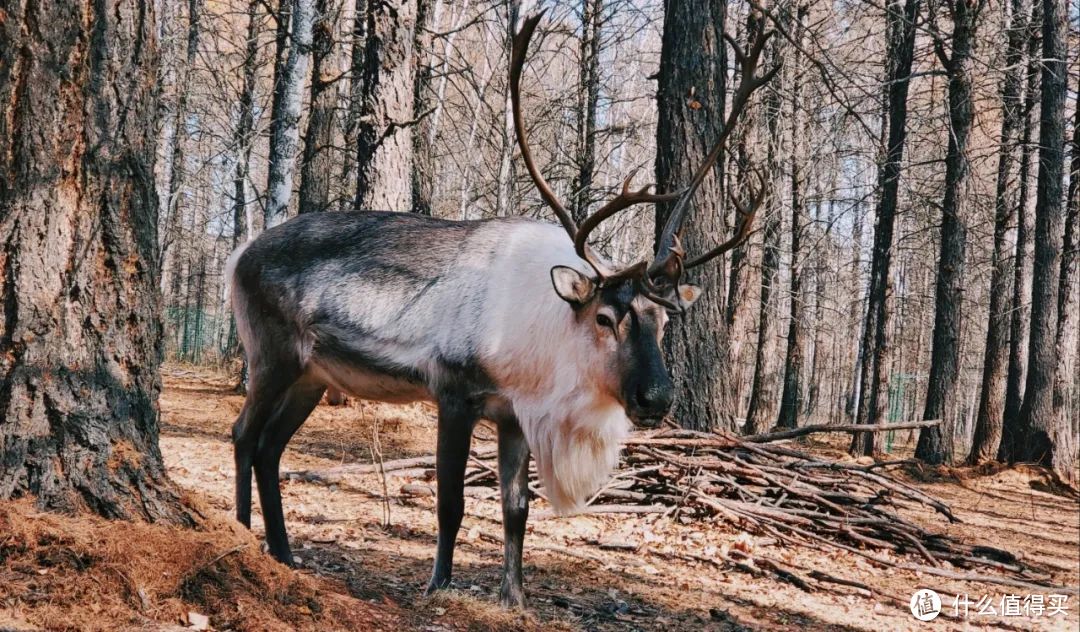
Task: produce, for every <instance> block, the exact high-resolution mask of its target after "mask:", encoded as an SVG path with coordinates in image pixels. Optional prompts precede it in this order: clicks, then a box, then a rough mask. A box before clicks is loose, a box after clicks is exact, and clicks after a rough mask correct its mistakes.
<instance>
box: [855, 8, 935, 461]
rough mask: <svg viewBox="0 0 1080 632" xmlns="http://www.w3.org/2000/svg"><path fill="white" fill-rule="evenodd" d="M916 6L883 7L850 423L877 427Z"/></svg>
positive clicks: (872, 443)
mask: <svg viewBox="0 0 1080 632" xmlns="http://www.w3.org/2000/svg"><path fill="white" fill-rule="evenodd" d="M918 14H919V0H904V4H903V6H901V4H900V2H899V1H898V0H892V1H890V2H888V3H887V5H886V15H885V20H886V31H887V38H888V40H887V44H888V46H887V52H886V59H887V63H886V67H887V72H886V80H885V85H886V86H887V87H886V94H887V97H886V106H885V107H886V109H885V112H886V113H887V114H886V116H887V118H888V130H889V132H888V138H887V141H886V146H885V151H884V155H883V156H882V162H881V165H880V166H879V168H878V186H879V189H880V193H879V195H880V197H879V199H878V204H877V224H876V226H875V227H874V250H873V258H872V259H871V267H870V286H869V289H868V290H867V297H868V305H867V311H866V318H865V320H864V323H863V342H862V345H863V348H864V349H865V350H866V357H865V358H864V360H863V363H862V366H861V371H860V374H861V377H860V397H859V402H858V406H856V416H855V422H856V423H868V424H875V423H879V422H880V421H881V416H882V407H883V404H884V402H883V400H882V391H883V390H884V384H883V382H884V380H885V379H886V378H885V373H886V371H887V367H886V363H887V360H888V355H887V354H888V340H887V336H888V317H889V313H888V305H887V301H888V296H889V286H890V282H889V267H890V265H891V263H892V246H893V228H894V225H895V223H896V209H897V202H898V194H899V187H900V172H901V162H902V161H903V159H904V144H905V141H906V139H907V112H908V90H909V87H910V83H911V82H910V77H911V65H912V63H913V61H914V55H915V22H916V20H917V18H918ZM876 447H877V446H876V436H875V435H874V434H873V433H861V434H855V435H852V437H851V452H852V453H855V454H867V455H869V454H873V453H874V452H875V451H876Z"/></svg>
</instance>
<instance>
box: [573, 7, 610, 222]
mask: <svg viewBox="0 0 1080 632" xmlns="http://www.w3.org/2000/svg"><path fill="white" fill-rule="evenodd" d="M603 12H604V2H603V0H581V41H580V42H579V47H578V88H577V123H578V130H577V132H578V138H577V170H578V172H577V177H576V178H575V179H574V199H573V205H572V207H571V209H570V210H571V212H572V213H573V216H574V221H575V222H577V224H578V225H579V226H580V225H581V223H582V222H584V221H585V217H586V216H587V215H588V214H589V204H590V203H591V202H592V182H593V171H595V169H596V106H597V103H598V102H599V101H600V33H601V29H602V28H603V19H604V16H603Z"/></svg>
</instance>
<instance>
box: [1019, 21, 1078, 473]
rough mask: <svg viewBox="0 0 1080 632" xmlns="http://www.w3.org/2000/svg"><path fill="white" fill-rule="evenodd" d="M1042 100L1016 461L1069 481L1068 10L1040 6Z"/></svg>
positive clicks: (1072, 448) (1072, 452)
mask: <svg viewBox="0 0 1080 632" xmlns="http://www.w3.org/2000/svg"><path fill="white" fill-rule="evenodd" d="M1042 7H1043V15H1042V25H1043V26H1042V99H1041V104H1040V112H1039V180H1038V186H1037V189H1036V194H1035V240H1034V241H1035V263H1034V266H1033V268H1032V282H1031V335H1030V339H1029V342H1028V373H1027V385H1026V387H1025V389H1024V404H1023V406H1022V407H1021V409H1020V434H1021V437H1022V438H1023V442H1022V444H1021V448H1022V449H1021V451H1020V452H1019V453H1017V454H1014V455H1012V456H1013V460H1022V461H1034V462H1038V463H1041V464H1043V465H1045V466H1047V467H1051V468H1053V469H1054V470H1055V471H1057V472H1058V474H1059V475H1061V476H1062V478H1064V479H1066V480H1072V479H1073V478H1074V473H1073V472H1074V469H1073V459H1074V457H1075V447H1076V438H1075V437H1073V436H1071V433H1070V432H1069V427H1068V425H1067V424H1066V423H1065V418H1064V416H1063V415H1059V414H1056V413H1057V411H1055V409H1054V397H1053V394H1054V392H1053V391H1054V381H1055V376H1056V373H1057V364H1058V361H1057V346H1056V342H1055V337H1056V333H1057V305H1058V289H1059V281H1060V274H1061V245H1062V221H1063V219H1064V217H1063V216H1064V210H1065V209H1064V195H1063V193H1064V191H1063V190H1062V181H1063V179H1064V175H1065V174H1064V166H1065V155H1064V153H1065V152H1064V148H1065V93H1066V88H1067V86H1066V79H1065V73H1066V50H1067V49H1066V41H1065V36H1066V22H1065V20H1066V8H1065V2H1064V0H1043V2H1042Z"/></svg>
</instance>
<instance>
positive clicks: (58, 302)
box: [0, 0, 192, 524]
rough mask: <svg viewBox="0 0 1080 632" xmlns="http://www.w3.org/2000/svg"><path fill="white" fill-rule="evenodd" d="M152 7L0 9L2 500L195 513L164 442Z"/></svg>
mask: <svg viewBox="0 0 1080 632" xmlns="http://www.w3.org/2000/svg"><path fill="white" fill-rule="evenodd" d="M69 4H70V3H69ZM154 8H155V3H152V2H149V1H148V0H143V1H139V0H98V1H95V2H90V1H88V0H86V1H83V2H80V3H77V6H76V7H72V6H68V5H66V4H61V3H52V2H41V3H23V4H20V5H16V6H14V7H9V9H10V10H8V11H6V12H4V13H3V15H4V18H3V19H2V20H0V121H4V123H3V124H0V243H2V244H3V245H2V246H0V287H2V290H0V298H2V301H0V498H2V499H9V498H17V497H30V498H33V500H34V502H35V503H36V504H37V505H38V506H39V507H42V508H45V509H52V510H60V511H91V512H94V513H97V514H100V515H103V516H106V517H110V518H137V519H147V520H164V521H172V522H177V523H180V524H191V522H192V520H191V517H190V516H189V515H188V513H187V511H186V510H185V509H184V508H183V506H182V503H181V501H180V498H179V496H178V493H177V490H176V489H175V488H174V487H173V485H172V484H171V483H170V481H169V480H168V478H167V477H166V474H165V468H164V466H163V464H162V460H161V452H160V451H159V449H158V410H157V400H158V394H159V392H160V389H161V382H160V376H159V371H158V368H159V362H160V358H161V344H162V332H161V323H160V321H159V320H158V318H157V314H158V312H159V309H160V292H159V289H158V284H157V277H158V269H157V265H156V262H157V254H158V252H157V251H158V241H157V221H158V198H157V195H156V192H155V190H154V158H155V114H156V110H157V105H158V90H157V87H156V71H157V65H158V47H157V39H156V29H155V19H154ZM73 9H74V10H73Z"/></svg>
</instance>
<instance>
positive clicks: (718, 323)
mask: <svg viewBox="0 0 1080 632" xmlns="http://www.w3.org/2000/svg"><path fill="white" fill-rule="evenodd" d="M724 12H725V5H724V3H723V2H721V1H718V0H685V1H679V2H669V3H668V4H667V11H666V12H665V14H664V36H663V43H662V45H661V51H660V73H659V87H658V91H657V107H658V112H659V118H658V121H657V128H656V147H657V151H656V181H657V182H658V183H661V186H665V187H667V188H669V189H677V188H679V187H682V186H685V185H686V184H687V183H688V182H689V181H690V178H691V176H692V174H693V170H694V169H695V168H696V167H697V166H698V165H700V164H701V163H702V162H703V160H704V158H705V156H706V155H707V154H708V152H709V150H710V149H711V148H712V144H713V143H714V142H715V139H716V138H717V136H718V134H719V130H720V126H721V124H722V121H723V114H724V105H723V104H724V93H725V86H724V80H723V79H724V74H723V72H721V71H720V68H721V66H720V64H721V63H722V60H723V59H724V57H723V56H722V54H721V49H722V48H723V46H724V45H725V44H724V40H723V35H722V34H723V28H724ZM688 94H693V95H694V99H693V100H692V101H693V103H696V104H697V105H696V106H695V105H692V103H691V101H690V100H688V99H687V95H688ZM721 200H722V196H721V183H720V179H719V177H718V176H717V171H716V170H715V169H714V170H713V171H712V173H710V175H709V176H708V177H706V179H705V181H704V182H703V183H702V185H701V188H700V189H699V190H698V192H697V195H695V197H694V200H693V202H692V208H691V210H690V211H689V216H690V217H691V218H692V219H691V220H690V221H688V222H687V223H686V225H685V233H684V235H683V245H684V247H685V248H686V250H687V252H690V253H694V252H705V251H706V250H708V249H709V248H710V247H711V246H713V245H715V243H716V239H717V235H723V234H724V232H725V227H724V218H723V205H722V203H721ZM669 211H670V208H669V207H667V206H665V205H659V206H658V207H657V214H656V227H657V229H656V230H657V234H659V232H660V230H661V229H662V228H663V225H664V222H665V221H666V220H667V216H668V212H669ZM693 277H694V278H693V281H694V282H696V283H698V284H699V285H700V286H701V287H702V288H703V289H704V290H705V293H704V295H703V296H702V297H701V299H699V300H698V302H697V303H696V304H695V305H694V309H692V310H690V311H689V312H688V313H687V314H686V315H685V316H684V317H681V318H679V319H676V320H675V321H674V322H672V323H671V325H669V326H668V332H667V335H666V336H665V338H664V341H665V346H666V349H667V354H668V367H670V369H671V373H672V377H673V379H674V381H675V388H676V403H675V408H674V415H675V418H676V419H677V420H678V422H679V423H680V424H681V425H683V426H684V427H688V428H699V429H709V428H714V427H722V428H729V429H730V428H732V427H733V425H734V411H733V410H732V408H731V407H730V403H729V402H728V399H727V395H726V392H727V391H728V390H729V389H730V388H731V386H730V383H729V380H730V373H729V371H728V367H727V366H726V359H727V344H728V332H727V328H726V325H725V320H724V310H723V295H722V293H723V276H722V274H721V272H720V268H719V266H716V265H713V264H707V265H704V266H702V267H700V268H696V269H695V270H694V274H693ZM703 340H707V341H708V344H701V341H703Z"/></svg>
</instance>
